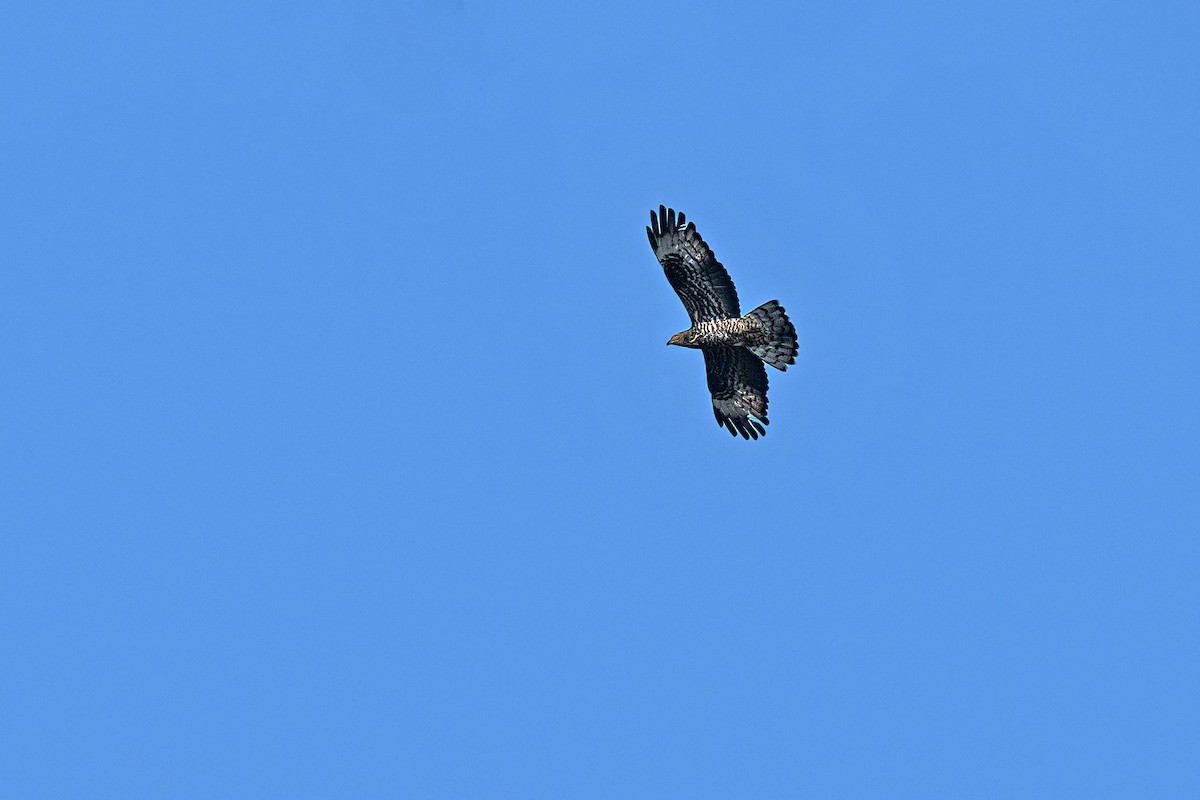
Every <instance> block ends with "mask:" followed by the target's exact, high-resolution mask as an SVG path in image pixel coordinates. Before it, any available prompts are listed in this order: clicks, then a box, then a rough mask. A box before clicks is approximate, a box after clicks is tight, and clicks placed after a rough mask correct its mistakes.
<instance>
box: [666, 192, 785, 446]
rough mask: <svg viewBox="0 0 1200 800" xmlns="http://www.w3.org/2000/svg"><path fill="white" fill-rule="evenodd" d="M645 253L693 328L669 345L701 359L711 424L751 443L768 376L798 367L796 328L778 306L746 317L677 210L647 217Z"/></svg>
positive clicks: (725, 277)
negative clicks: (695, 353) (664, 275)
mask: <svg viewBox="0 0 1200 800" xmlns="http://www.w3.org/2000/svg"><path fill="white" fill-rule="evenodd" d="M646 233H647V234H648V235H649V236H650V247H651V248H653V249H654V255H655V256H656V257H657V258H658V261H659V263H660V264H662V266H663V271H664V272H666V273H667V280H668V281H670V282H671V287H672V288H673V289H674V290H675V293H676V294H678V295H679V299H680V300H682V301H683V307H684V308H686V309H687V312H688V317H690V318H691V320H692V327H690V328H688V329H687V330H686V331H681V332H680V333H677V334H675V335H674V336H672V337H671V339H670V340H669V341H668V342H667V344H677V345H679V346H680V347H694V348H697V349H699V350H701V351H703V353H704V366H705V369H707V370H708V391H709V392H711V393H712V404H713V414H714V415H716V418H717V424H718V425H720V426H722V427H724V428H726V429H727V430H728V431H729V433H730V434H732V435H733V436H737V435H738V434H739V433H740V434H741V435H742V437H743V438H745V439H757V438H758V437H759V435H760V434H761V435H763V436H765V435H766V433H767V431H766V429H765V428H763V425H766V424H767V370H766V368H765V367H763V364H764V363H766V364H770V365H771V366H772V367H775V368H776V369H779V370H786V369H787V365H788V364H795V363H796V349H797V348H796V329H795V328H794V327H792V322H791V320H789V319H788V318H787V314H785V313H784V312H783V306H781V305H779V301H777V300H771V301H768V302H766V303H763V304H762V305H761V306H759V307H758V308H756V309H754V310H753V311H751V312H750V313H749V314H747V315H746V316H744V317H743V316H742V309H741V306H740V305H739V304H738V296H737V289H735V288H733V281H731V280H730V279H729V273H728V272H726V271H725V267H723V266H721V262H720V261H717V259H716V256H714V255H713V251H712V250H710V249H709V247H708V245H707V244H705V243H704V240H703V239H701V238H700V234H699V233H697V232H696V225H695V223H693V222H688V223H686V225H685V224H684V216H683V212H682V211H681V212H679V214H678V216H677V215H676V214H675V209H673V208H666V207H664V206H659V207H658V214H655V213H654V212H653V211H651V212H650V226H649V227H648V228H646Z"/></svg>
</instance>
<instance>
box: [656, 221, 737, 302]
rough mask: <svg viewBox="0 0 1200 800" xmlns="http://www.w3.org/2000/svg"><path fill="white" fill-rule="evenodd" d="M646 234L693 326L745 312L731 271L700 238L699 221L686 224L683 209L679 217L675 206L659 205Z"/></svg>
mask: <svg viewBox="0 0 1200 800" xmlns="http://www.w3.org/2000/svg"><path fill="white" fill-rule="evenodd" d="M646 234H647V235H648V236H649V237H650V247H651V248H653V249H654V255H655V257H656V258H658V261H659V263H660V264H662V265H663V271H664V272H666V273H667V280H668V281H670V282H671V287H672V288H674V289H675V293H676V294H678V295H679V299H680V300H682V301H683V307H684V308H686V309H687V312H688V316H689V317H691V320H692V325H695V324H696V323H697V322H711V321H713V320H718V319H729V318H730V317H740V316H741V315H742V309H741V306H740V305H738V296H737V289H735V288H734V287H733V281H732V280H730V279H729V273H728V272H726V271H725V267H723V266H721V262H720V261H717V257H716V256H714V255H713V251H712V250H710V249H709V248H708V245H706V244H705V243H704V240H703V239H701V238H700V234H699V233H697V232H696V224H695V223H693V222H689V223H687V225H686V227H685V226H684V217H683V212H682V211H681V212H680V213H679V217H678V218H676V216H675V209H673V208H666V207H664V206H659V207H658V214H657V215H655V213H654V212H653V211H651V212H650V226H649V227H647V228H646Z"/></svg>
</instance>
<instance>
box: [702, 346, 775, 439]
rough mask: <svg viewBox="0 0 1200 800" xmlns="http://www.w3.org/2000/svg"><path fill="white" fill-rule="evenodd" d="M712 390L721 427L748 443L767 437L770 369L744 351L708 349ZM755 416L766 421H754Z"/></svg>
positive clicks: (708, 367)
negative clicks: (760, 437)
mask: <svg viewBox="0 0 1200 800" xmlns="http://www.w3.org/2000/svg"><path fill="white" fill-rule="evenodd" d="M702 349H703V351H704V366H705V368H706V369H707V370H708V390H709V391H710V392H712V404H713V414H714V415H715V416H716V418H717V424H718V425H720V426H722V427H723V428H727V429H728V430H729V433H730V434H731V435H733V436H737V435H738V434H739V433H740V434H741V435H742V437H743V438H746V439H757V438H758V437H759V434H761V435H763V436H766V435H767V431H766V430H765V429H764V428H763V425H767V424H769V423H768V422H767V368H766V367H764V366H763V362H762V360H761V359H759V357H758V356H756V355H754V354H753V353H751V352H750V351H749V350H747V349H746V348H744V347H704V348H702ZM751 415H753V416H754V417H758V420H762V425H760V424H758V420H756V419H752V417H751Z"/></svg>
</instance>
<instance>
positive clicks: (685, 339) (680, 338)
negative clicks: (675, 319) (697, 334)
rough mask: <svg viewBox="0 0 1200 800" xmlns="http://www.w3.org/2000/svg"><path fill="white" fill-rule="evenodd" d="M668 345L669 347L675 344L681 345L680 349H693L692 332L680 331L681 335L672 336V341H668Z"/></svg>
mask: <svg viewBox="0 0 1200 800" xmlns="http://www.w3.org/2000/svg"><path fill="white" fill-rule="evenodd" d="M667 344H668V345H672V344H675V345H679V346H680V347H691V346H692V332H691V331H680V332H679V333H677V334H675V335H674V336H672V337H671V338H670V339H667Z"/></svg>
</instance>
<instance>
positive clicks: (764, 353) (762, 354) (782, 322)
mask: <svg viewBox="0 0 1200 800" xmlns="http://www.w3.org/2000/svg"><path fill="white" fill-rule="evenodd" d="M745 319H750V320H754V321H755V322H757V323H758V324H759V325H761V326H762V327H763V328H765V329H766V330H767V331H768V336H767V341H766V343H765V344H760V345H755V346H753V347H748V348H747V349H748V350H749V351H750V352H752V353H754V355H756V356H758V357H759V358H761V359H762V360H763V361H764V362H765V363H767V364H769V365H770V366H772V367H774V368H775V369H778V370H786V369H787V368H788V364H795V363H796V353H797V352H799V343H798V341H797V339H796V328H795V327H794V326H793V325H792V321H791V320H790V319H788V316H787V314H786V313H784V310H783V306H781V305H779V301H778V300H768V301H767V302H765V303H763V304H762V305H761V306H759V307H758V308H756V309H754V310H753V311H751V312H750V313H749V314H747V315H746V316H745Z"/></svg>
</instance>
